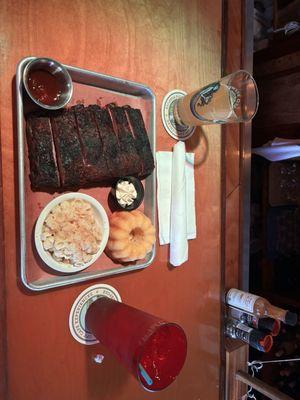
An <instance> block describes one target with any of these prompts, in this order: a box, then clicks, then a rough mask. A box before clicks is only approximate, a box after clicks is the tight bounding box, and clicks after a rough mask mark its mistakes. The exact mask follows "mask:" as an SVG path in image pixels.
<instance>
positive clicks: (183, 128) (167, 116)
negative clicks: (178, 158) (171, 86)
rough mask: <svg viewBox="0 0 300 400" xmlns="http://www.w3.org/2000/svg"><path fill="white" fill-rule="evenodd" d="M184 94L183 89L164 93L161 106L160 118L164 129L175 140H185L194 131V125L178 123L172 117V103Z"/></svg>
mask: <svg viewBox="0 0 300 400" xmlns="http://www.w3.org/2000/svg"><path fill="white" fill-rule="evenodd" d="M185 95H186V92H184V91H183V90H179V89H175V90H172V91H171V92H169V93H167V94H166V95H165V97H164V99H163V102H162V106H161V118H162V122H163V124H164V127H165V130H166V131H167V132H168V134H169V135H170V136H172V137H173V138H174V139H176V140H187V139H188V138H189V137H191V136H192V134H193V133H194V131H195V127H194V126H187V125H178V124H176V122H175V119H174V104H175V102H176V101H177V100H178V99H180V98H181V97H183V96H185Z"/></svg>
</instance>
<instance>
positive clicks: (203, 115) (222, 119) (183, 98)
mask: <svg viewBox="0 0 300 400" xmlns="http://www.w3.org/2000/svg"><path fill="white" fill-rule="evenodd" d="M258 103H259V96H258V90H257V86H256V83H255V80H254V79H253V77H252V76H251V74H250V73H249V72H247V71H244V70H240V71H237V72H234V73H233V74H230V75H227V76H225V77H224V78H221V79H220V80H219V81H217V82H214V83H211V84H209V85H207V86H205V87H203V88H201V89H197V90H195V91H193V92H191V93H189V94H186V93H185V92H182V91H180V90H174V91H172V92H170V93H169V94H167V95H166V96H165V99H164V101H163V109H162V118H163V122H164V126H165V128H166V129H167V131H168V133H170V135H171V136H173V137H176V138H178V139H182V140H185V139H187V138H188V137H189V136H191V134H192V133H193V131H194V129H193V128H192V127H195V126H198V125H204V124H225V123H239V122H248V121H250V120H251V119H252V118H253V117H254V115H255V114H256V112H257V108H258Z"/></svg>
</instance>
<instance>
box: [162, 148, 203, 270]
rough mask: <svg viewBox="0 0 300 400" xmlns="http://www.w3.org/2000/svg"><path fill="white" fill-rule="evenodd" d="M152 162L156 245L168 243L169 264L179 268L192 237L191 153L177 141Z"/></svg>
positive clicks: (193, 233) (194, 226)
mask: <svg viewBox="0 0 300 400" xmlns="http://www.w3.org/2000/svg"><path fill="white" fill-rule="evenodd" d="M156 161H157V203H158V222H159V242H160V244H161V245H163V244H168V243H170V263H171V264H172V265H173V266H179V265H181V264H183V263H184V262H185V261H187V260H188V239H195V238H196V213H195V180H194V154H193V153H186V151H185V144H184V142H178V143H177V144H176V145H175V146H174V147H173V152H169V151H159V152H157V153H156Z"/></svg>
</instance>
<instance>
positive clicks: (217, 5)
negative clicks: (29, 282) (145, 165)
mask: <svg viewBox="0 0 300 400" xmlns="http://www.w3.org/2000/svg"><path fill="white" fill-rule="evenodd" d="M221 3H222V2H221V0H215V1H214V2H209V1H205V0H201V1H200V0H189V1H184V0H175V1H160V0H151V1H150V0H148V1H143V0H140V1H138V0H127V1H125V0H124V1H122V0H116V1H114V2H107V1H104V0H103V1H102V0H98V1H92V0H90V1H81V2H79V1H78V2H75V1H70V0H65V1H60V2H59V1H57V0H54V1H50V2H38V1H36V0H31V1H30V0H26V1H25V0H23V1H22V0H15V1H5V0H2V1H0V5H1V13H0V52H1V59H0V76H1V83H0V88H1V92H0V93H1V97H0V100H1V108H0V116H1V140H2V145H1V149H2V183H3V214H4V239H5V246H4V248H5V253H4V257H5V268H3V267H2V269H1V272H0V273H1V275H0V278H1V277H2V280H1V283H0V288H1V292H0V294H1V298H2V301H1V305H0V318H1V321H2V323H3V324H4V325H3V326H4V329H2V330H1V333H0V335H1V336H0V339H1V342H0V343H1V347H0V367H1V366H2V371H4V375H5V376H4V378H3V379H2V386H1V390H2V394H3V398H5V397H4V395H5V394H6V395H7V396H8V398H9V399H13V400H21V399H22V400H36V399H41V400H53V399H65V400H83V399H89V400H96V399H102V400H105V399H109V400H114V399H118V400H129V399H130V400H140V399H148V398H149V399H150V398H154V397H155V399H166V400H171V399H172V400H176V399H177V400H182V399H185V398H186V399H189V400H198V399H205V398H206V399H209V400H212V399H217V398H219V396H222V395H223V394H224V379H223V376H224V368H223V359H224V354H225V353H224V351H225V350H224V346H223V345H222V344H223V339H222V334H221V332H222V331H221V324H222V310H223V307H222V299H223V291H222V290H223V287H224V286H223V285H224V265H222V262H223V263H224V260H225V258H224V254H225V253H224V247H223V246H222V235H224V233H225V231H222V229H221V227H222V224H221V222H222V221H224V214H223V213H222V212H221V211H222V208H221V204H222V201H221V200H222V198H223V199H225V198H224V197H222V196H221V195H222V194H223V193H225V192H224V180H221V176H222V168H221V161H222V160H223V158H224V157H225V150H224V147H222V143H221V139H222V136H221V129H220V127H218V126H206V127H203V129H202V130H200V129H197V131H196V133H195V134H194V136H193V137H192V138H191V139H190V140H189V141H188V142H187V148H188V150H190V151H194V152H195V154H196V164H197V166H196V167H195V179H196V208H197V239H196V240H193V241H190V242H189V261H188V262H187V263H186V264H185V265H183V266H181V267H179V268H170V267H169V266H168V248H167V246H163V247H161V246H158V247H157V255H156V258H155V261H154V262H153V264H152V265H151V266H150V267H149V268H147V269H145V270H143V271H139V272H135V273H130V274H125V275H120V276H116V277H112V278H109V279H104V280H102V281H101V282H103V283H107V284H110V285H112V286H114V287H116V289H117V290H118V291H119V292H120V294H121V296H122V299H123V301H124V302H126V303H128V304H130V305H133V306H136V307H138V308H140V309H143V310H145V311H147V312H149V313H153V314H156V315H159V316H161V317H163V318H165V319H167V320H170V321H174V322H178V323H179V324H180V325H182V327H183V328H184V329H185V331H186V333H187V337H188V356H187V361H186V364H185V366H184V368H183V370H182V373H181V374H180V376H179V377H178V379H177V380H176V382H175V383H174V384H172V385H171V386H170V387H169V388H167V389H166V390H165V391H163V392H161V393H159V394H156V395H154V396H153V395H152V394H150V393H147V392H145V391H143V390H142V389H141V388H140V387H139V385H138V384H137V382H136V381H135V380H134V378H133V377H132V376H131V375H130V374H129V373H128V372H127V371H126V370H125V369H124V368H123V367H121V366H119V365H118V363H117V362H116V361H115V360H114V359H112V358H111V357H110V356H109V354H108V353H107V352H106V350H105V349H103V348H101V346H100V347H97V346H87V347H85V346H82V345H80V344H79V343H77V342H75V341H74V340H73V338H72V337H71V335H70V333H69V328H68V315H69V311H70V307H71V305H72V303H73V301H74V299H75V298H76V296H77V295H78V294H79V293H80V292H81V291H82V290H83V289H85V288H86V287H88V286H89V285H90V284H92V283H90V284H85V285H77V286H73V287H68V288H63V289H60V290H54V291H50V292H47V293H41V294H32V293H28V292H25V290H24V289H23V288H22V286H21V284H20V283H19V282H18V260H19V248H18V232H17V231H16V221H17V219H18V207H17V205H18V200H17V196H18V191H17V152H16V130H15V120H14V118H15V99H14V93H13V91H12V90H13V89H12V88H13V79H14V74H15V69H16V64H17V62H18V61H19V60H20V59H21V58H22V57H24V56H27V55H34V56H48V57H52V58H54V59H57V60H59V61H61V62H63V63H66V64H69V65H75V66H79V67H83V68H86V69H90V70H94V71H99V72H103V73H106V74H110V75H114V76H118V77H123V78H125V79H129V80H134V81H137V82H142V83H144V84H146V85H148V86H150V87H151V88H152V90H153V91H154V93H155V94H156V100H157V125H156V127H157V149H158V150H170V149H171V148H172V146H173V145H174V143H175V141H174V140H173V139H171V138H170V137H169V136H168V135H167V134H166V132H165V131H164V128H163V125H162V122H161V119H160V106H161V102H162V99H163V96H164V95H165V94H166V93H167V92H168V91H169V90H171V89H174V88H181V89H184V90H186V91H190V90H192V89H195V88H198V87H201V86H203V85H204V84H205V83H209V82H212V81H214V80H216V79H217V78H219V77H220V75H221V31H222V7H221ZM233 142H234V143H236V142H235V141H234V139H233ZM233 147H234V146H233ZM231 148H232V147H230V146H229V147H228V149H231ZM224 159H225V158H224ZM234 160H235V162H236V158H235V159H234ZM223 161H224V160H223ZM223 174H224V172H223ZM238 210H239V209H237V210H236V214H235V215H238ZM236 218H238V217H236ZM234 221H235V219H234ZM234 226H235V225H234ZM222 232H223V233H222ZM231 234H232V231H231ZM93 283H95V282H93ZM5 304H6V307H5ZM5 310H6V312H5ZM97 353H102V354H104V355H105V359H104V363H103V364H102V365H97V364H95V363H94V362H93V360H92V358H93V356H94V355H95V354H97Z"/></svg>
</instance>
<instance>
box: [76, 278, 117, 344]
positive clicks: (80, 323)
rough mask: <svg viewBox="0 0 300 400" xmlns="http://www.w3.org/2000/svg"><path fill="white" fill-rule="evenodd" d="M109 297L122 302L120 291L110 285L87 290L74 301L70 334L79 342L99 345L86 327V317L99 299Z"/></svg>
mask: <svg viewBox="0 0 300 400" xmlns="http://www.w3.org/2000/svg"><path fill="white" fill-rule="evenodd" d="M103 296H105V297H109V298H110V299H113V300H116V301H120V302H121V301H122V300H121V296H120V295H119V293H118V291H117V290H116V289H115V288H113V287H112V286H110V285H105V284H99V285H93V286H90V287H88V288H87V289H85V290H84V291H83V292H81V293H80V295H79V296H78V297H77V299H76V300H75V301H74V303H73V306H72V308H71V311H70V316H69V328H70V332H71V334H72V336H73V338H74V339H75V340H77V342H79V343H82V344H85V345H91V344H96V343H99V341H98V340H97V339H96V338H95V336H94V335H92V334H91V332H89V330H88V329H87V327H86V325H85V315H86V312H87V309H88V308H89V306H90V305H91V304H92V303H93V302H94V301H95V300H97V299H99V297H103Z"/></svg>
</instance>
